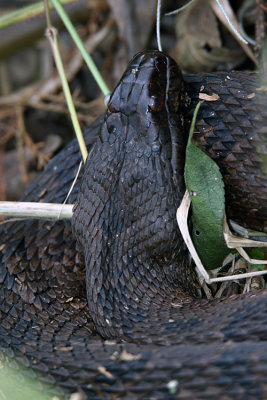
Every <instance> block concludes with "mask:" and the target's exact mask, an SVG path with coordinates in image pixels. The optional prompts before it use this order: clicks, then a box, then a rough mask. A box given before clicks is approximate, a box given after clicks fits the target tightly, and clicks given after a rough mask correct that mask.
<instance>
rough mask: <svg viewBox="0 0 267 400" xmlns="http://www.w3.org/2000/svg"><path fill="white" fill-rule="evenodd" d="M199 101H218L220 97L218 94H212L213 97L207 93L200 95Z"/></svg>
mask: <svg viewBox="0 0 267 400" xmlns="http://www.w3.org/2000/svg"><path fill="white" fill-rule="evenodd" d="M198 97H199V99H200V100H205V101H216V100H219V98H220V96H219V95H218V94H217V93H212V94H211V95H209V94H207V93H199V96H198Z"/></svg>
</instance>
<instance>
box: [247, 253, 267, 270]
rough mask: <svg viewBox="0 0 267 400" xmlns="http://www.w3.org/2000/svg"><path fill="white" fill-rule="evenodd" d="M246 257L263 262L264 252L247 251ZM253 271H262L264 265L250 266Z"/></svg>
mask: <svg viewBox="0 0 267 400" xmlns="http://www.w3.org/2000/svg"><path fill="white" fill-rule="evenodd" d="M248 255H249V257H250V258H254V259H256V260H264V251H263V249H257V248H253V249H251V250H249V251H248ZM250 265H251V266H252V267H253V268H254V269H256V270H257V271H264V270H265V265H264V264H250Z"/></svg>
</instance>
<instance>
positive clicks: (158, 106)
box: [148, 96, 164, 112]
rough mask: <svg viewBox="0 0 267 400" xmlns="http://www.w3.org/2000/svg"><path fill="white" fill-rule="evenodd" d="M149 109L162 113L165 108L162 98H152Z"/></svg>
mask: <svg viewBox="0 0 267 400" xmlns="http://www.w3.org/2000/svg"><path fill="white" fill-rule="evenodd" d="M148 107H149V108H150V110H151V111H155V112H160V111H162V109H163V107H164V100H163V98H162V97H157V96H151V97H150V100H149V103H148Z"/></svg>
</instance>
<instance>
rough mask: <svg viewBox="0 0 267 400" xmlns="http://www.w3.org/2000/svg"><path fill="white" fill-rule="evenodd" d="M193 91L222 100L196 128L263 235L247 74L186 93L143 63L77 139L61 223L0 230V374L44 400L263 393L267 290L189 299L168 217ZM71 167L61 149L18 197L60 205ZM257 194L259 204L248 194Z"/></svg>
mask: <svg viewBox="0 0 267 400" xmlns="http://www.w3.org/2000/svg"><path fill="white" fill-rule="evenodd" d="M199 91H201V92H202V93H205V94H208V95H212V94H213V93H215V92H216V93H217V94H219V98H218V99H217V100H216V101H213V102H206V103H205V105H204V106H203V107H202V109H201V112H200V114H199V118H198V123H197V128H198V130H199V131H201V132H202V136H201V138H200V139H199V141H200V143H201V144H202V146H203V147H204V148H205V149H206V150H207V151H209V153H210V154H212V155H213V156H214V158H215V159H217V160H218V162H219V163H220V165H221V169H222V171H223V173H224V175H225V180H226V184H227V185H228V186H227V187H228V189H227V188H226V189H227V200H228V204H229V207H228V208H229V210H228V211H229V213H230V215H232V214H235V215H237V219H240V218H241V216H242V214H245V212H246V210H247V213H246V216H245V220H246V222H247V223H248V224H249V225H250V222H251V221H252V223H253V222H254V227H257V228H259V227H261V228H263V229H264V228H265V227H266V225H265V222H264V217H263V215H264V211H265V209H266V207H265V206H264V200H265V199H266V190H267V189H266V188H267V185H266V180H265V177H264V175H263V173H262V172H261V169H260V162H261V157H260V154H262V155H263V156H264V154H265V149H264V146H262V147H261V146H257V149H256V144H257V143H261V140H260V139H261V136H264V134H265V133H266V129H265V125H264V124H265V122H266V111H265V110H264V109H262V108H261V107H260V105H262V104H263V102H264V98H259V100H257V101H255V99H254V97H255V87H254V78H253V76H252V75H249V74H246V73H238V74H235V73H227V74H226V73H221V74H217V75H215V74H206V75H205V76H202V77H200V78H199V77H196V76H190V75H189V76H187V77H185V82H184V83H183V79H182V75H181V73H180V71H179V69H178V67H177V66H176V64H175V62H174V61H173V60H172V59H171V58H169V57H167V56H165V55H164V54H163V53H160V52H156V51H153V52H152V51H150V52H149V51H145V52H143V53H139V54H138V55H137V56H136V57H135V58H134V59H133V60H132V62H131V63H130V65H129V67H128V68H127V70H126V72H125V74H124V75H123V77H122V79H121V81H120V82H119V84H118V85H117V87H116V88H115V90H114V92H113V94H112V96H111V98H110V101H109V105H108V109H107V112H106V114H105V115H104V116H103V117H101V118H100V119H99V120H97V121H96V122H95V123H94V124H93V125H92V126H91V127H90V128H89V129H88V130H87V131H86V132H85V140H86V142H87V145H91V144H92V143H94V144H93V145H92V146H91V147H90V151H89V157H88V160H87V162H86V165H85V168H84V174H83V179H82V184H81V188H80V182H78V184H77V185H76V186H75V188H74V191H73V192H72V194H71V196H70V199H69V202H70V203H74V202H75V204H76V205H75V212H74V218H73V223H72V227H71V224H70V223H69V222H68V221H64V222H62V221H58V222H51V221H36V220H30V221H20V222H10V223H8V224H7V225H5V226H4V227H3V226H2V227H1V243H0V251H1V254H0V299H1V300H0V321H1V323H0V361H1V369H0V377H1V375H2V376H5V374H6V375H7V374H8V373H9V371H10V370H11V371H15V374H14V376H15V377H16V379H17V380H18V382H19V385H20V384H21V380H20V379H22V380H23V379H24V376H29V377H30V378H31V383H32V384H35V383H36V382H37V381H38V383H37V387H40V391H42V390H43V389H42V386H38V385H39V382H43V383H46V384H47V385H48V386H46V390H47V397H48V398H51V396H52V394H53V393H55V392H56V393H57V390H58V391H59V392H58V393H59V394H60V390H63V392H64V393H70V392H78V391H80V392H81V393H83V395H84V396H85V398H88V399H113V398H114V399H117V398H119V399H135V398H145V399H172V398H174V399H214V397H215V396H216V397H217V398H220V399H224V400H226V399H233V398H234V399H264V398H266V396H267V371H266V365H267V332H266V322H267V311H266V304H267V292H266V291H262V292H260V293H258V294H257V295H255V294H249V295H245V296H237V295H236V296H232V297H230V298H227V299H224V300H214V301H207V300H203V299H197V298H196V296H197V294H198V288H197V285H196V283H195V279H194V271H192V270H191V268H190V266H189V265H190V264H189V262H188V255H187V251H186V249H185V246H184V244H183V242H182V239H181V236H180V234H179V231H178V227H177V224H176V220H175V212H176V208H177V206H178V205H179V203H180V201H181V197H182V195H183V193H184V184H183V162H184V145H185V142H186V135H185V133H184V128H183V126H184V124H185V125H186V123H187V122H186V121H187V119H188V118H190V115H191V113H192V108H193V107H194V104H195V103H196V102H197V100H198V93H199ZM184 93H187V95H185V94H184ZM189 98H191V102H190V105H189ZM256 98H257V99H258V97H257V96H256ZM258 106H259V107H258ZM181 107H182V108H183V114H181V113H180V109H181ZM264 121H265V122H264ZM222 134H223V135H224V139H223V140H222V141H219V140H218V137H220V135H222ZM237 138H238V144H237ZM248 154H249V158H248ZM79 158H80V156H79V150H78V146H77V144H76V142H74V141H73V142H72V143H71V144H70V145H69V146H68V147H67V148H66V149H65V150H64V151H63V152H61V153H60V154H58V155H57V156H56V157H55V158H54V159H53V160H51V162H50V163H49V164H48V166H47V168H46V169H45V171H44V173H43V174H42V175H41V176H40V177H39V178H38V179H37V180H36V181H35V182H34V183H33V184H32V185H31V186H30V187H29V189H28V190H27V192H26V194H25V196H24V197H23V200H25V201H26V200H27V201H30V200H35V201H41V202H52V201H53V202H62V201H63V200H64V198H65V196H66V193H67V191H68V189H69V186H70V184H71V181H72V179H73V177H74V175H75V173H76V170H77V165H78V162H79ZM242 160H243V161H242ZM236 165H237V166H238V167H237V168H236ZM240 177H242V179H244V182H245V183H244V184H242V185H243V186H240V187H238V188H237V190H236V191H234V190H233V187H234V186H235V185H236V183H237V182H239V181H240ZM257 186H259V187H260V189H259V190H260V191H259V195H258V194H257V195H255V193H254V194H253V191H252V192H251V187H252V188H253V187H254V188H255V187H257ZM78 192H79V194H78ZM244 193H245V198H244ZM248 198H249V200H250V201H251V203H250V204H252V206H251V207H248V205H247V203H248ZM77 199H78V200H77ZM242 207H244V208H243V209H242V210H243V211H242V210H241V211H240V209H241V208H242ZM72 230H73V232H72ZM73 233H74V235H75V236H76V237H77V238H78V241H77V242H76V240H75V238H74V235H73ZM84 259H85V262H84ZM85 265H86V267H85ZM8 366H9V367H10V370H7V367H8ZM15 377H14V382H12V384H14V385H15V384H16V379H15ZM28 384H29V383H28ZM54 384H57V387H58V388H57V389H55V388H54ZM11 392H12V391H11ZM0 394H1V388H0ZM61 395H62V396H64V394H62V393H61ZM8 396H9V397H8V399H12V398H13V397H12V394H9V395H8ZM17 398H18V397H16V399H17ZM21 398H22V399H23V398H25V397H23V394H22V395H21Z"/></svg>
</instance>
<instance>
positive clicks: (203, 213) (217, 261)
mask: <svg viewBox="0 0 267 400" xmlns="http://www.w3.org/2000/svg"><path fill="white" fill-rule="evenodd" d="M199 107H200V103H199V104H198V106H197V107H196V110H195V112H194V117H193V121H192V125H191V129H190V134H189V139H188V143H187V148H186V164H185V183H186V186H187V189H188V192H189V194H190V197H191V201H192V210H193V213H192V222H193V231H192V239H193V243H194V246H195V248H196V251H197V253H198V255H199V257H200V259H201V261H202V264H203V265H204V267H205V268H206V269H214V268H218V267H219V266H220V265H221V263H222V261H223V259H224V258H225V256H226V255H227V254H228V253H229V252H230V250H229V249H228V247H227V246H226V244H225V241H224V237H223V216H224V212H225V200H224V197H225V195H224V183H223V180H222V175H221V173H220V170H219V168H218V166H217V164H216V163H215V162H214V161H213V160H212V159H211V158H209V157H208V156H207V155H206V154H205V153H204V152H203V151H202V150H201V149H200V148H198V147H197V146H196V145H195V144H193V143H192V140H191V137H192V134H193V131H194V125H195V120H196V115H197V111H198V109H199Z"/></svg>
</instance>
